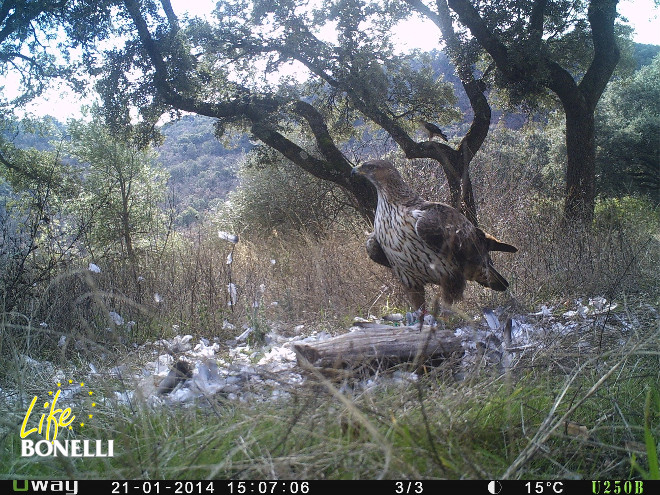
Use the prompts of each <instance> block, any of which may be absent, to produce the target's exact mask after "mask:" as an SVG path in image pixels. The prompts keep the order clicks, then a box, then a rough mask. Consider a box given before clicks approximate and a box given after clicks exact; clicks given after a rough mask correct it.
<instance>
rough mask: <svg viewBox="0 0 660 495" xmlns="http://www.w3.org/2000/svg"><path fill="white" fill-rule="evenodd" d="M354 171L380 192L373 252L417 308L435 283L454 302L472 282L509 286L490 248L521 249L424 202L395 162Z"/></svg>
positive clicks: (441, 206)
mask: <svg viewBox="0 0 660 495" xmlns="http://www.w3.org/2000/svg"><path fill="white" fill-rule="evenodd" d="M353 173H355V174H360V175H364V176H365V177H366V178H367V179H369V180H370V181H371V182H372V183H373V184H374V185H375V186H376V190H377V192H378V206H377V208H376V215H375V220H374V232H373V234H371V235H369V237H368V239H367V253H368V254H369V257H370V258H371V259H372V260H374V261H375V262H376V263H379V264H381V265H384V266H387V267H389V268H391V269H392V271H393V273H394V275H395V276H396V277H397V278H398V279H399V280H401V282H402V283H403V285H404V287H405V288H406V291H407V293H408V296H409V298H410V300H411V302H412V303H413V307H415V308H420V307H424V304H425V303H424V286H425V285H426V284H429V283H433V284H439V285H440V286H441V288H442V292H443V298H444V300H445V301H446V302H448V303H450V304H451V303H452V302H454V301H456V300H458V299H460V298H461V297H462V295H463V291H464V289H465V281H466V280H475V281H476V282H478V283H480V284H482V285H484V286H486V287H490V288H491V289H493V290H506V288H507V287H508V282H507V281H506V280H505V279H504V277H502V275H500V274H499V273H498V272H497V270H495V268H494V267H493V264H492V261H491V259H490V255H489V254H488V251H507V252H516V251H517V249H516V248H515V247H513V246H511V245H509V244H505V243H503V242H500V241H498V240H497V239H495V238H494V237H493V236H491V235H489V234H486V233H484V232H483V231H482V230H480V229H478V228H477V227H475V226H474V225H473V224H472V223H470V221H469V220H468V219H467V218H465V216H464V215H462V214H461V213H460V212H459V211H457V210H456V209H454V208H452V207H450V206H448V205H445V204H443V203H433V202H429V201H425V200H423V199H422V198H421V197H420V196H419V195H418V194H417V193H415V192H414V191H413V190H412V189H411V188H410V187H409V186H408V185H407V184H406V183H405V182H404V180H403V179H402V178H401V175H399V172H398V171H397V170H396V168H394V166H393V165H392V164H391V163H390V162H387V161H384V160H374V161H371V162H366V163H364V164H362V165H361V166H360V167H356V168H354V169H353Z"/></svg>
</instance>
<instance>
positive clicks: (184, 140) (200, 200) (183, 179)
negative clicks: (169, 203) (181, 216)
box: [157, 115, 252, 223]
mask: <svg viewBox="0 0 660 495" xmlns="http://www.w3.org/2000/svg"><path fill="white" fill-rule="evenodd" d="M162 133H163V136H164V137H165V140H164V142H163V144H162V145H161V146H160V147H159V148H158V149H157V152H158V154H159V158H158V160H159V161H160V163H161V164H162V165H163V167H164V168H165V170H167V171H168V172H169V174H170V181H169V185H170V188H171V190H172V192H173V201H174V207H175V209H176V211H178V212H180V213H184V212H187V214H188V215H190V214H191V213H195V212H202V211H205V210H208V209H210V208H212V207H213V206H214V205H215V204H217V203H218V202H219V201H222V200H224V199H225V197H226V196H227V193H228V192H229V191H231V190H232V189H234V188H235V187H236V185H237V183H238V181H237V178H236V168H237V166H238V162H239V160H240V158H241V157H242V156H243V155H244V154H245V153H246V152H247V151H249V149H250V148H251V147H252V144H250V142H249V140H248V138H247V136H245V135H243V136H241V137H240V138H238V139H236V140H234V142H231V143H230V145H229V146H227V147H225V144H223V143H222V142H220V141H219V140H218V139H216V137H215V136H214V134H213V119H211V118H208V117H201V116H196V115H186V116H184V117H182V118H181V119H180V120H177V121H174V122H170V123H168V124H165V125H164V126H163V128H162ZM192 210H194V212H193V211H192ZM183 221H184V223H186V222H185V220H183Z"/></svg>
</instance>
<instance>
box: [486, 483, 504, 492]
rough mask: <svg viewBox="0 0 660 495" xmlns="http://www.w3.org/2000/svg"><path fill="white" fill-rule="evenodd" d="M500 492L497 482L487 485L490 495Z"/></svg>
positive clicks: (500, 486) (499, 484)
mask: <svg viewBox="0 0 660 495" xmlns="http://www.w3.org/2000/svg"><path fill="white" fill-rule="evenodd" d="M501 491H502V485H501V483H500V482H499V481H490V482H489V483H488V492H489V493H491V494H492V495H497V494H498V493H500V492H501Z"/></svg>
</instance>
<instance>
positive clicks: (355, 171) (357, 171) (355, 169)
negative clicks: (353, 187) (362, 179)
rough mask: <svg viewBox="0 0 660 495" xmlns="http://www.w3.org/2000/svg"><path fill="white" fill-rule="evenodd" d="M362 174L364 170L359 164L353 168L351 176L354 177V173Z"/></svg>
mask: <svg viewBox="0 0 660 495" xmlns="http://www.w3.org/2000/svg"><path fill="white" fill-rule="evenodd" d="M361 174H362V170H361V168H360V166H359V165H358V166H357V167H353V169H352V170H351V177H353V176H354V175H361Z"/></svg>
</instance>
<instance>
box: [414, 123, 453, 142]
mask: <svg viewBox="0 0 660 495" xmlns="http://www.w3.org/2000/svg"><path fill="white" fill-rule="evenodd" d="M420 122H421V123H422V126H423V127H424V130H426V132H428V133H429V141H433V136H440V138H441V139H444V140H445V141H447V136H445V133H444V132H442V129H440V128H439V127H438V126H437V125H435V124H431V123H430V122H425V121H424V120H422V121H420Z"/></svg>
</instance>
